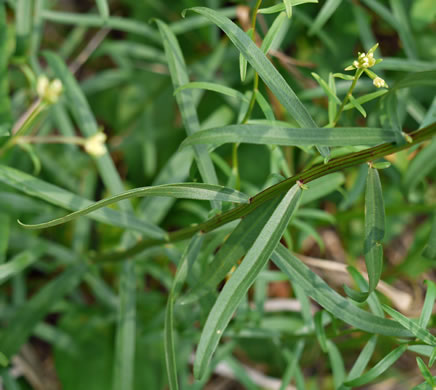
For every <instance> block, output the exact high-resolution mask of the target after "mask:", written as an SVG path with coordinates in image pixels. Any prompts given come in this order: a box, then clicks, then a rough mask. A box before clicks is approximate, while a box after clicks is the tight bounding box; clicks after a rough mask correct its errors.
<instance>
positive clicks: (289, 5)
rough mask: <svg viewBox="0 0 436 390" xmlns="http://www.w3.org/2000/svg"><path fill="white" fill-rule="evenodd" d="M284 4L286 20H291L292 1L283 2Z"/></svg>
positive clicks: (284, 0)
mask: <svg viewBox="0 0 436 390" xmlns="http://www.w3.org/2000/svg"><path fill="white" fill-rule="evenodd" d="M283 3H284V4H285V10H286V16H287V17H288V19H291V18H292V0H283Z"/></svg>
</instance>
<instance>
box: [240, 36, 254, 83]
mask: <svg viewBox="0 0 436 390" xmlns="http://www.w3.org/2000/svg"><path fill="white" fill-rule="evenodd" d="M245 33H246V34H247V36H248V37H249V38H250V39H251V40H253V37H254V30H253V29H252V28H250V29H249V30H247V31H246V32H245ZM247 69H248V62H247V60H246V59H245V57H244V56H243V54H242V53H240V54H239V73H240V77H241V81H242V82H244V81H245V79H246V78H247Z"/></svg>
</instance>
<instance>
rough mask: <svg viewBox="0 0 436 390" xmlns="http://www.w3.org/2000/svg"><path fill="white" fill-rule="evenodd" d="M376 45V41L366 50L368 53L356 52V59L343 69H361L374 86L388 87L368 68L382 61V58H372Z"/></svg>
mask: <svg viewBox="0 0 436 390" xmlns="http://www.w3.org/2000/svg"><path fill="white" fill-rule="evenodd" d="M377 47H378V43H377V44H375V45H374V46H373V47H371V49H369V50H368V53H358V57H357V60H354V61H353V64H352V65H350V66H347V67H346V68H345V70H355V69H362V71H363V72H365V73H366V74H367V75H368V76H369V77H370V78H371V79H372V80H373V84H374V86H375V87H377V88H388V84H387V83H386V81H385V80H383V79H382V78H381V77H379V76H377V75H376V74H375V73H374V72H372V71H370V70H369V68H372V67H373V66H374V65H377V64H379V63H380V62H382V61H383V60H382V59H375V58H374V52H375V50H376V49H377ZM360 74H361V73H360Z"/></svg>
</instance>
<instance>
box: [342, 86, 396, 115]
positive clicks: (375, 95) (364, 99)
mask: <svg viewBox="0 0 436 390" xmlns="http://www.w3.org/2000/svg"><path fill="white" fill-rule="evenodd" d="M388 92H389V91H388V90H387V89H381V90H379V91H376V92H372V93H368V94H366V95H363V96H359V97H358V98H357V99H356V98H354V104H352V103H348V104H346V105H345V107H344V111H347V110H351V109H352V108H353V107H355V104H359V105H361V104H364V103H367V102H370V101H371V100H374V99H376V98H378V97H380V96H383V95H384V94H386V93H388Z"/></svg>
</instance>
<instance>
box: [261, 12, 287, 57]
mask: <svg viewBox="0 0 436 390" xmlns="http://www.w3.org/2000/svg"><path fill="white" fill-rule="evenodd" d="M284 22H286V13H285V12H281V13H280V14H279V15H278V16H277V17H276V18H275V19H274V22H273V24H272V25H271V27H270V28H269V30H268V32H267V33H266V35H265V37H264V39H263V41H262V45H261V46H260V49H261V50H262V51H263V52H264V53H265V54H267V53H268V51H269V50H270V49H271V48H272V47H275V46H276V45H275V41H276V38H277V37H278V36H279V33H280V31H281V29H282V27H283V24H284Z"/></svg>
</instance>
